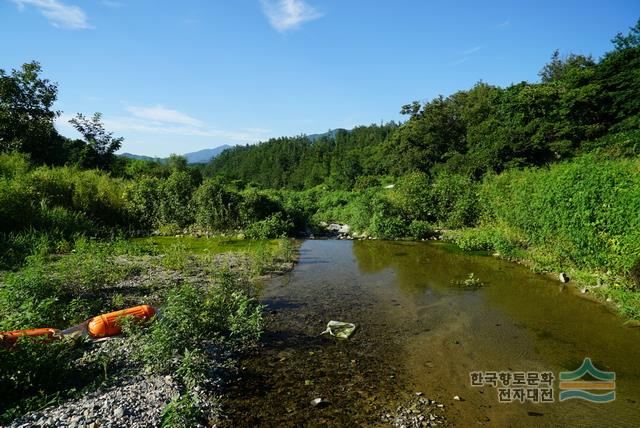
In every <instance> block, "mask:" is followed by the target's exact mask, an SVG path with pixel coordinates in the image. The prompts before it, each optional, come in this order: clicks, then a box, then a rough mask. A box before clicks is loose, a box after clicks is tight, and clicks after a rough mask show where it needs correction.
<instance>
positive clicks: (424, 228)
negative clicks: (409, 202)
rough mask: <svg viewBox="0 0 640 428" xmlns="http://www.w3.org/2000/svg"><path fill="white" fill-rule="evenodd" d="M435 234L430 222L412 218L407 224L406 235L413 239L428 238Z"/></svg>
mask: <svg viewBox="0 0 640 428" xmlns="http://www.w3.org/2000/svg"><path fill="white" fill-rule="evenodd" d="M434 235H435V231H434V230H433V227H431V224H430V223H428V222H426V221H422V220H413V221H412V222H411V224H409V229H408V233H407V236H408V237H410V238H413V239H429V238H431V237H432V236H434Z"/></svg>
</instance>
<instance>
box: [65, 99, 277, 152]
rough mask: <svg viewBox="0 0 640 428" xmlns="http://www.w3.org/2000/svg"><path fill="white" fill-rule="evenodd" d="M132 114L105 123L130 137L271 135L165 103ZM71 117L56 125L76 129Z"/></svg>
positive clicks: (240, 138)
mask: <svg viewBox="0 0 640 428" xmlns="http://www.w3.org/2000/svg"><path fill="white" fill-rule="evenodd" d="M125 110H126V111H128V112H129V113H131V115H129V116H105V117H104V118H103V121H102V122H103V123H104V126H105V128H106V129H108V130H109V131H110V132H114V133H116V134H122V135H123V136H124V137H125V138H127V135H126V134H127V133H140V134H150V135H175V136H180V137H210V138H219V139H225V140H230V141H237V142H242V143H253V142H257V141H260V140H265V139H267V138H268V136H269V133H270V132H271V131H270V130H269V129H263V128H245V129H240V130H224V129H216V128H214V127H211V126H209V125H207V124H206V123H204V122H203V121H201V120H199V119H196V118H193V117H191V116H189V115H187V114H184V113H182V112H179V111H177V110H173V109H169V108H165V107H163V106H153V107H133V106H128V107H126V108H125ZM71 118H72V116H69V115H66V114H63V115H61V116H60V117H59V118H58V119H57V120H56V126H57V127H58V128H59V129H64V130H65V131H67V132H73V128H72V127H71V126H70V124H69V119H71Z"/></svg>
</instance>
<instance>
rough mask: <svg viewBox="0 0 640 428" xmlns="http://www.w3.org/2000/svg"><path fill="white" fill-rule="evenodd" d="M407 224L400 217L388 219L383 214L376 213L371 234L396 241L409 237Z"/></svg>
mask: <svg viewBox="0 0 640 428" xmlns="http://www.w3.org/2000/svg"><path fill="white" fill-rule="evenodd" d="M406 230H407V224H406V222H405V221H404V220H401V219H400V218H398V217H388V216H385V215H384V214H381V213H375V214H373V216H372V217H371V223H370V225H369V229H368V231H369V233H371V235H373V236H375V237H376V238H380V239H394V238H401V237H403V236H407V233H406Z"/></svg>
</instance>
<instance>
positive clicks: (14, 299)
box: [0, 238, 294, 426]
mask: <svg viewBox="0 0 640 428" xmlns="http://www.w3.org/2000/svg"><path fill="white" fill-rule="evenodd" d="M205 239H206V241H204V240H205ZM160 240H161V244H158V242H157V238H153V239H149V240H135V241H125V240H115V241H95V240H88V239H85V238H81V239H79V240H77V241H75V242H74V243H73V244H71V245H70V247H71V248H70V249H69V251H67V252H65V253H63V254H49V255H34V256H32V257H29V258H28V259H27V261H26V262H25V264H24V266H23V267H22V268H21V269H19V270H17V271H14V272H4V273H3V274H2V282H1V283H2V286H1V287H0V330H2V331H5V330H14V329H23V328H35V327H53V328H60V329H64V328H68V327H71V326H73V325H75V324H78V323H82V322H83V321H84V320H86V319H87V318H89V317H90V316H93V315H97V314H101V313H106V312H109V311H113V310H118V309H122V308H124V307H129V306H134V305H139V304H151V305H154V306H156V307H159V308H162V312H161V314H162V315H161V316H160V317H158V319H156V320H155V321H154V322H152V323H151V324H150V325H149V326H146V327H144V328H142V327H140V326H136V325H133V324H127V325H126V326H125V331H126V334H125V337H123V338H120V339H116V340H115V341H109V342H108V343H115V344H109V345H102V344H95V343H93V342H91V341H89V340H86V339H84V338H80V339H65V340H63V341H59V342H51V343H45V342H43V341H42V340H35V339H24V338H23V339H20V340H19V343H18V345H17V346H15V347H12V348H7V347H0V389H1V390H2V391H3V394H2V396H1V398H0V417H1V420H3V421H4V422H8V421H10V420H12V419H14V418H15V417H17V416H19V415H20V414H23V413H25V412H28V411H32V410H37V409H41V408H43V407H46V406H47V405H51V404H55V403H56V402H60V401H64V400H65V399H67V398H70V397H77V396H80V395H82V394H84V393H85V392H87V391H91V390H96V389H97V388H99V387H103V386H105V385H110V384H113V383H114V382H117V381H118V379H120V378H122V377H126V376H132V375H134V374H137V373H147V374H151V373H158V374H162V373H168V374H173V373H175V374H177V375H175V377H176V378H177V379H178V382H179V385H180V389H181V393H180V395H179V397H176V399H175V400H174V402H172V403H171V404H170V405H169V406H167V408H166V409H165V414H164V419H163V423H164V424H165V425H166V426H187V425H191V424H193V423H194V421H202V420H206V419H207V418H211V417H212V415H211V413H212V412H215V407H212V406H211V403H210V401H212V400H215V391H212V390H211V389H212V388H207V385H208V384H209V383H208V380H207V379H210V378H211V377H213V375H212V373H213V372H214V370H220V367H221V366H225V365H227V366H228V365H229V364H230V363H229V362H228V361H227V359H228V357H230V356H232V355H233V353H234V352H235V351H237V350H239V349H240V348H242V347H245V346H251V345H252V344H253V343H255V341H256V340H257V339H258V337H259V335H260V332H261V328H262V324H261V323H262V321H261V308H260V306H259V305H258V303H257V300H256V298H255V297H254V291H253V290H254V284H255V281H256V280H257V279H258V278H259V277H261V276H262V275H264V274H265V273H270V272H277V271H282V270H286V269H290V267H291V264H290V262H291V259H292V257H293V252H294V248H293V244H291V243H290V242H289V241H287V240H273V241H237V240H229V239H226V240H222V239H214V238H208V239H207V238H203V240H196V239H195V238H193V239H189V238H185V239H180V238H173V239H168V238H161V239H160ZM154 243H155V244H156V245H153V244H154ZM196 244H197V245H196ZM210 249H214V250H210ZM105 343H107V342H105ZM221 355H222V356H226V357H221ZM212 409H213V410H212ZM213 416H215V415H213Z"/></svg>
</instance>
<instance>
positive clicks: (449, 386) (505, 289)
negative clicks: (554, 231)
mask: <svg viewBox="0 0 640 428" xmlns="http://www.w3.org/2000/svg"><path fill="white" fill-rule="evenodd" d="M470 273H473V274H474V276H475V277H476V278H478V279H479V280H480V281H482V282H483V283H484V286H483V287H480V288H477V289H465V288H461V287H460V286H456V285H455V284H454V282H455V281H460V280H464V279H465V278H467V277H468V275H469V274H470ZM261 299H262V301H263V303H264V304H265V305H266V306H267V310H266V312H267V317H266V332H265V335H264V338H263V344H262V346H261V348H260V349H258V350H256V352H254V353H252V354H251V355H248V356H246V357H245V358H244V359H243V361H242V362H241V363H242V364H241V365H242V366H243V370H242V372H241V374H240V378H239V379H238V381H237V382H234V385H235V386H233V387H232V389H231V390H230V391H229V396H228V398H227V399H226V400H225V402H224V403H223V405H224V407H225V411H226V413H227V414H230V417H231V420H230V421H229V425H232V426H318V425H320V426H384V425H385V424H384V422H383V420H382V419H381V418H382V417H383V415H385V414H387V413H389V412H391V413H393V411H394V410H395V409H396V408H397V407H398V406H400V405H404V404H406V403H408V402H411V400H413V399H415V396H416V393H417V392H420V393H423V394H424V397H428V398H430V399H433V400H436V401H438V402H440V403H443V404H444V409H442V412H443V414H444V416H445V417H446V419H447V422H446V424H447V425H448V426H462V427H468V426H469V427H470V426H513V427H527V426H536V427H538V426H549V427H552V426H553V427H556V426H575V427H590V426H593V427H603V426H612V427H614V426H615V427H624V426H629V427H638V426H640V329H638V328H632V327H627V326H625V325H624V323H623V320H622V319H621V318H619V317H618V316H616V315H614V314H612V313H610V311H609V310H608V309H607V308H606V307H605V306H603V305H601V304H598V303H595V302H591V301H589V300H586V299H583V298H580V297H579V296H577V295H576V293H575V291H573V290H572V288H571V287H567V286H564V285H563V284H561V283H560V282H559V281H556V280H553V279H550V278H548V277H546V276H542V275H536V274H534V273H532V272H531V271H529V270H527V269H526V268H524V267H522V266H518V265H515V264H512V263H508V262H503V261H500V260H496V259H494V258H491V257H484V256H477V255H466V254H461V253H459V252H456V251H453V250H452V249H451V248H450V247H447V246H445V245H442V244H438V243H422V242H384V241H338V240H309V241H305V242H304V243H303V244H302V246H301V248H300V261H299V263H298V264H297V265H296V267H295V269H294V270H293V271H292V272H291V273H289V274H287V275H285V276H282V277H278V278H274V279H273V280H271V281H270V282H268V283H267V284H265V285H264V287H263V289H262V290H261ZM330 320H339V321H347V322H353V323H356V324H357V325H358V326H359V328H358V330H357V331H356V333H355V334H354V335H353V336H352V337H351V338H350V339H348V340H339V339H336V338H333V337H330V336H326V335H325V336H319V333H321V332H322V331H323V330H324V328H325V327H326V323H327V322H328V321H330ZM585 357H589V358H591V360H592V361H593V363H594V365H595V366H596V367H597V368H598V369H600V370H603V371H607V372H615V374H616V379H615V394H616V399H615V401H613V402H610V403H605V404H596V403H591V402H586V401H583V400H577V399H571V400H567V401H562V402H560V401H559V392H560V389H559V382H558V376H559V372H562V371H573V370H575V369H577V368H578V367H579V366H580V365H581V364H582V362H583V360H584V358H585ZM506 371H509V372H552V373H553V375H554V376H555V378H556V379H555V380H554V381H553V382H552V387H553V389H554V391H553V399H554V402H553V403H533V402H531V401H526V400H525V402H524V403H521V402H519V401H516V402H511V403H501V402H500V401H499V399H498V388H494V387H493V386H489V385H484V386H481V387H473V386H471V380H470V372H506ZM534 383H535V382H534ZM498 385H500V384H498ZM542 386H544V385H542ZM533 388H534V389H535V386H534V387H533ZM595 392H596V393H604V392H607V391H595ZM454 396H458V397H460V398H461V400H455V399H454ZM314 398H323V399H325V400H327V401H328V402H329V403H330V404H328V405H326V406H319V407H314V406H312V405H311V404H310V402H311V400H312V399H314Z"/></svg>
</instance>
